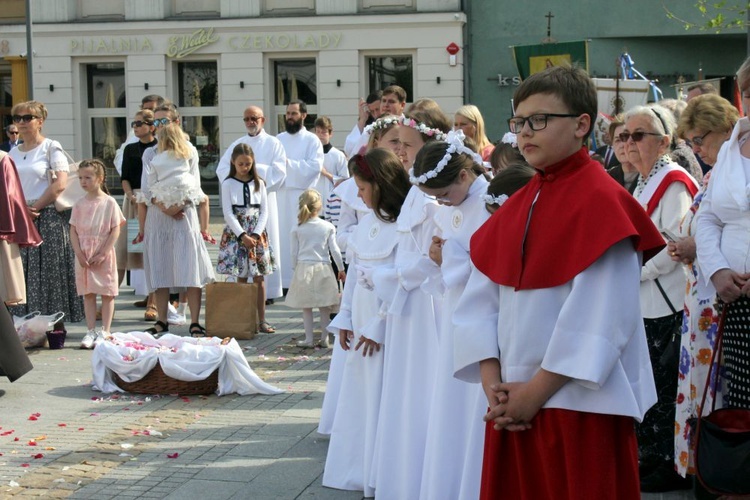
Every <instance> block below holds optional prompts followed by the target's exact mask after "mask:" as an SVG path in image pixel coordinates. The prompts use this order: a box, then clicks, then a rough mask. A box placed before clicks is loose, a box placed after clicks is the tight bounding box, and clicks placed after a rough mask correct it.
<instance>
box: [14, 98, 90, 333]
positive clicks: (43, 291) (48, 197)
mask: <svg viewBox="0 0 750 500" xmlns="http://www.w3.org/2000/svg"><path fill="white" fill-rule="evenodd" d="M11 113H12V115H13V123H15V124H16V125H17V126H18V131H19V132H20V134H21V139H23V143H22V144H19V145H18V146H17V147H15V148H13V149H12V150H11V151H10V153H9V155H10V157H11V158H12V159H13V162H14V163H15V165H16V169H17V170H18V177H19V179H20V180H21V187H22V188H23V194H24V197H25V199H26V205H27V206H28V211H29V215H30V216H31V218H32V219H34V224H35V225H36V227H37V229H38V231H39V233H40V234H41V236H42V240H43V242H42V244H41V245H39V246H36V247H27V248H22V249H21V260H22V262H23V268H24V275H25V277H26V304H25V305H19V306H15V307H13V308H11V312H12V313H13V314H15V315H16V316H23V315H25V314H27V313H29V312H30V311H40V312H41V313H42V314H44V315H51V314H55V313H56V312H60V311H61V312H63V313H65V319H66V320H67V321H72V322H74V323H75V322H77V321H81V320H82V319H83V301H82V299H81V297H79V296H78V293H77V292H76V286H75V267H74V262H75V260H74V259H75V255H74V253H73V248H72V247H71V245H70V226H69V225H68V221H69V219H70V210H65V211H64V212H58V211H57V210H56V209H55V200H56V199H57V197H58V196H60V194H62V192H63V191H64V190H65V186H66V184H67V178H68V171H69V167H68V159H67V156H66V155H65V152H64V151H63V148H62V146H61V145H60V143H59V142H57V141H53V140H52V139H48V138H46V137H44V135H43V133H42V126H43V125H44V121H45V120H46V119H47V107H46V106H45V105H44V104H43V103H41V102H39V101H27V102H21V103H18V104H16V105H15V106H13V109H12V110H11ZM53 174H54V175H53ZM55 328H56V329H59V330H62V329H63V328H64V326H63V324H62V321H61V322H60V323H59V324H57V325H56V327H55Z"/></svg>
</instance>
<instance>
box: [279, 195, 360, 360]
mask: <svg viewBox="0 0 750 500" xmlns="http://www.w3.org/2000/svg"><path fill="white" fill-rule="evenodd" d="M322 207H323V202H322V200H321V199H320V193H318V192H317V191H315V190H314V189H307V190H305V191H303V193H302V194H301V195H300V197H299V212H298V213H297V223H298V225H297V227H295V228H294V229H292V235H291V254H292V255H291V256H292V270H293V271H294V275H293V276H292V283H291V284H290V285H289V293H287V296H286V299H285V300H284V304H285V305H286V306H288V307H294V308H298V309H302V319H303V322H304V325H305V340H303V341H300V342H297V345H298V346H300V347H312V346H313V308H314V307H317V308H318V309H319V311H320V332H321V333H320V342H319V343H318V345H319V346H320V347H328V330H327V329H328V323H329V318H330V314H331V308H332V307H333V306H334V305H336V304H338V302H339V297H338V285H337V284H336V278H338V279H339V280H341V281H344V280H345V279H346V273H345V272H344V271H343V269H344V261H343V260H342V259H341V251H340V250H339V246H338V244H336V228H335V227H334V226H333V224H331V223H330V222H327V221H324V220H323V219H321V218H320V217H318V214H319V213H320V209H321V208H322ZM329 255H330V256H332V257H333V260H334V262H335V263H336V266H337V268H338V269H341V270H340V271H339V272H338V276H337V277H334V275H333V273H332V270H331V259H330V256H329Z"/></svg>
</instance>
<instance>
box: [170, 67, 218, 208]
mask: <svg viewBox="0 0 750 500" xmlns="http://www.w3.org/2000/svg"><path fill="white" fill-rule="evenodd" d="M177 95H178V99H177V105H178V108H179V111H180V115H182V128H183V130H184V131H185V132H186V133H187V134H188V135H189V136H190V142H191V143H193V146H195V148H196V149H197V150H198V155H199V168H200V174H201V185H202V187H203V190H204V191H205V192H206V193H209V194H216V193H218V192H219V185H218V180H217V178H216V167H217V165H218V164H219V158H221V153H222V152H221V151H220V149H219V146H220V145H219V80H218V68H217V64H216V61H185V62H179V63H177Z"/></svg>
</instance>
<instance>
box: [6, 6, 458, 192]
mask: <svg viewBox="0 0 750 500" xmlns="http://www.w3.org/2000/svg"><path fill="white" fill-rule="evenodd" d="M31 1H32V20H33V29H32V32H33V42H32V44H33V54H32V65H33V97H34V98H35V99H37V100H39V101H42V102H44V103H45V105H46V106H47V108H48V110H49V117H48V119H47V121H46V123H45V130H44V133H45V135H46V136H48V137H51V138H54V139H57V140H59V141H60V142H61V143H62V144H63V146H64V147H65V148H66V149H67V150H68V151H69V152H70V153H71V154H72V155H73V156H74V157H75V158H77V159H78V158H87V157H92V156H96V157H100V158H103V159H104V160H106V161H111V159H112V158H113V157H114V151H116V149H117V148H118V147H119V145H120V144H121V143H122V142H123V141H124V140H125V138H126V137H127V134H128V132H129V129H130V127H129V124H130V121H131V120H132V119H133V115H134V114H135V112H136V111H137V110H138V108H139V106H140V102H141V98H142V97H143V96H145V95H147V94H159V95H163V96H165V97H168V98H170V99H172V100H173V101H174V102H175V103H176V104H177V105H178V107H179V110H180V112H181V114H182V115H183V117H184V118H183V127H184V129H185V130H186V132H188V133H189V134H190V138H191V141H192V142H193V144H194V145H195V146H196V147H197V148H198V150H199V152H200V155H201V161H200V166H201V175H202V177H203V182H204V189H206V190H207V191H208V192H216V189H217V186H216V179H215V175H214V169H215V167H216V163H217V161H218V158H219V157H220V155H221V154H222V153H223V150H224V148H226V147H227V146H228V145H229V144H230V143H231V142H232V141H233V140H234V139H236V138H237V137H239V136H240V135H242V134H244V133H245V128H244V124H243V122H242V113H243V110H244V109H245V107H246V106H248V105H251V104H253V105H258V106H261V107H263V109H264V110H265V113H266V117H267V123H266V129H267V131H269V132H270V133H276V132H278V131H280V130H282V129H283V125H284V120H283V115H284V111H285V108H286V103H288V102H289V101H290V100H291V99H296V98H299V99H302V100H304V101H305V102H307V104H308V111H309V113H310V115H311V116H310V118H309V119H308V125H310V124H311V121H312V120H314V118H315V116H317V115H326V116H329V117H330V118H331V119H332V121H333V125H334V140H333V142H334V144H336V145H341V144H343V141H344V138H345V137H346V135H347V134H348V133H349V131H350V130H351V128H352V126H353V125H354V123H355V122H356V116H357V101H358V99H359V98H360V97H365V96H367V94H369V93H370V92H372V91H374V90H377V89H382V88H384V87H385V86H387V85H389V84H392V83H397V84H399V85H402V86H403V87H405V88H406V89H407V92H408V94H409V101H410V102H411V101H413V100H414V99H416V98H420V97H432V98H434V99H436V100H437V101H438V102H439V103H440V105H441V106H442V107H444V109H446V110H452V109H455V108H457V107H458V106H460V105H461V104H463V102H464V69H463V53H462V52H463V51H459V53H458V54H457V56H456V57H455V58H453V59H451V58H450V56H449V54H448V52H446V47H447V46H448V45H449V44H451V43H455V44H457V45H458V46H459V47H463V45H464V43H463V36H464V28H465V21H466V19H465V16H464V14H463V12H462V10H461V2H460V1H459V0H200V1H196V0H106V1H102V0H31ZM24 9H25V7H24V2H23V0H0V23H1V24H2V29H1V32H2V35H0V51H1V52H2V56H3V59H2V60H1V61H2V62H0V89H2V90H1V92H2V95H0V103H2V106H0V120H2V123H3V125H5V124H7V123H8V122H9V119H10V117H9V113H10V108H11V106H12V104H13V103H16V102H22V101H24V100H27V99H28V97H29V96H28V91H27V90H26V87H27V79H26V64H27V61H28V59H27V57H26V25H25V13H24ZM118 184H119V182H115V180H114V179H113V180H112V182H111V183H110V186H112V187H115V188H116V187H117V185H118Z"/></svg>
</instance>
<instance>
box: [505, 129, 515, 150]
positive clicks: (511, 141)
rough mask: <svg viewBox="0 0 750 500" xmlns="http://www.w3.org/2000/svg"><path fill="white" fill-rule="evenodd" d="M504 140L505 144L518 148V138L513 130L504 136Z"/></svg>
mask: <svg viewBox="0 0 750 500" xmlns="http://www.w3.org/2000/svg"><path fill="white" fill-rule="evenodd" d="M502 142H503V143H504V144H510V145H511V146H513V147H514V148H516V149H518V138H517V137H516V134H514V133H513V132H506V133H505V135H504V136H503V139H502Z"/></svg>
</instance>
